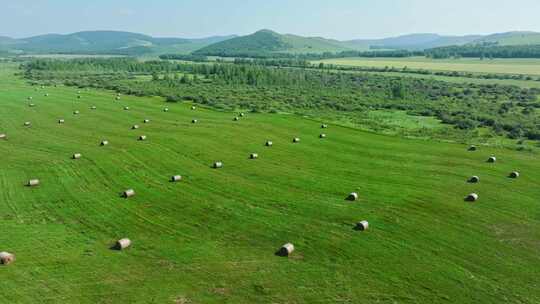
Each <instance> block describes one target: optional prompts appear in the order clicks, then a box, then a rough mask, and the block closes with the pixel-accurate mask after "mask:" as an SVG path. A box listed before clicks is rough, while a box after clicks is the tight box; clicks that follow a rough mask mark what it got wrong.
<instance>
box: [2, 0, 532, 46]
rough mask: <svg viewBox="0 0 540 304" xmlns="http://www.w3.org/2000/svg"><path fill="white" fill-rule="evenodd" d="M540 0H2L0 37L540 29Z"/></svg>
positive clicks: (380, 34)
mask: <svg viewBox="0 0 540 304" xmlns="http://www.w3.org/2000/svg"><path fill="white" fill-rule="evenodd" d="M539 13H540V0H511V1H510V0H451V1H445V0H90V1H86V0H0V36H11V37H16V38H20V37H26V36H31V35H37V34H44V33H61V34H63V33H71V32H76V31H82V30H123V31H132V32H139V33H145V34H151V35H154V36H174V37H203V36H212V35H229V34H248V33H251V32H254V31H256V30H259V29H263V28H269V29H273V30H275V31H278V32H281V33H293V34H299V35H308V36H324V37H328V38H337V39H355V38H379V37H387V36H395V35H400V34H407V33H417V32H422V33H427V32H429V33H440V34H484V33H494V32H504V31H512V30H532V31H540V15H539Z"/></svg>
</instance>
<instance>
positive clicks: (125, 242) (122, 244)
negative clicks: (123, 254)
mask: <svg viewBox="0 0 540 304" xmlns="http://www.w3.org/2000/svg"><path fill="white" fill-rule="evenodd" d="M130 246H131V240H130V239H128V238H123V239H120V240H118V241H116V244H115V246H114V248H115V249H116V250H124V249H126V248H128V247H130Z"/></svg>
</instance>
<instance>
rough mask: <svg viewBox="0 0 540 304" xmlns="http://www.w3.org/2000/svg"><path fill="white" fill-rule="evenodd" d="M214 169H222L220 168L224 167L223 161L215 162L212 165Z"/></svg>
mask: <svg viewBox="0 0 540 304" xmlns="http://www.w3.org/2000/svg"><path fill="white" fill-rule="evenodd" d="M212 167H213V168H214V169H220V168H223V163H222V162H215V163H214V165H213V166H212Z"/></svg>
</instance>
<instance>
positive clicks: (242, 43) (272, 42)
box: [195, 30, 347, 57]
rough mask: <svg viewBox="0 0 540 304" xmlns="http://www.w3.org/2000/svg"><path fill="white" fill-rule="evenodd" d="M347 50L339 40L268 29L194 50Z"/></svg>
mask: <svg viewBox="0 0 540 304" xmlns="http://www.w3.org/2000/svg"><path fill="white" fill-rule="evenodd" d="M344 50H347V48H346V47H344V46H342V45H340V42H338V41H335V40H329V39H324V38H306V37H301V36H297V35H282V34H278V33H276V32H273V31H270V30H261V31H258V32H256V33H254V34H251V35H247V36H242V37H236V38H233V39H229V40H226V41H222V42H218V43H215V44H212V45H209V46H207V47H204V48H202V49H200V50H198V51H196V52H195V54H198V55H206V56H229V57H230V56H253V55H263V56H264V55H272V54H277V53H323V52H338V51H344Z"/></svg>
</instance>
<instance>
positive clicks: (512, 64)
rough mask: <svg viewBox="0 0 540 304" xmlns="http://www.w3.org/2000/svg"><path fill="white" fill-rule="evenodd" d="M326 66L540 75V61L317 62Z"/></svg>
mask: <svg viewBox="0 0 540 304" xmlns="http://www.w3.org/2000/svg"><path fill="white" fill-rule="evenodd" d="M320 62H324V63H325V64H336V65H344V66H364V67H378V68H383V67H395V68H404V67H408V68H411V69H426V70H433V71H459V72H471V73H501V74H525V75H540V59H493V60H489V59H486V60H480V59H469V58H467V59H465V58H462V59H444V60H443V59H429V58H425V57H412V58H338V59H328V60H322V61H316V62H315V63H320Z"/></svg>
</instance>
